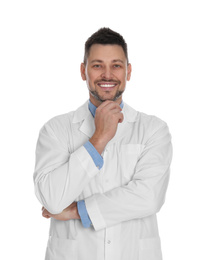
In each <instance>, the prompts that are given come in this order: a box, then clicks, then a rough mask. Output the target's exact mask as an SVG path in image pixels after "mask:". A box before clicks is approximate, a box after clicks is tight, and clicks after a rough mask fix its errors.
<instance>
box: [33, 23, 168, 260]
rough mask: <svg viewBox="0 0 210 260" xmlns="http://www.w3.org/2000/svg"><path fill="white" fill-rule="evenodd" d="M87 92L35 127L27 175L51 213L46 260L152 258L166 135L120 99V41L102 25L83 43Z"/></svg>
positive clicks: (123, 47) (155, 257) (123, 53)
mask: <svg viewBox="0 0 210 260" xmlns="http://www.w3.org/2000/svg"><path fill="white" fill-rule="evenodd" d="M80 70H81V77H82V79H83V80H84V81H86V83H87V87H88V90H89V100H88V101H87V102H86V103H85V104H84V105H82V106H81V107H80V108H78V109H77V110H76V111H73V112H69V113H67V114H64V115H59V116H56V117H54V118H52V119H50V120H49V121H48V122H47V123H45V124H44V126H43V127H42V128H41V130H40V133H39V138H38V142H37V149H36V165H35V172H34V183H35V192H36V196H37V198H38V199H39V201H40V202H41V204H42V205H43V207H42V215H43V217H45V218H50V219H51V226H50V234H49V235H50V236H49V240H48V246H47V250H46V259H47V260H64V259H73V260H85V259H90V260H128V259H129V260H130V259H132V260H140V259H141V260H160V259H162V254H161V246H160V238H159V232H158V225H157V219H156V213H157V212H158V211H159V210H160V208H161V207H162V205H163V203H164V200H165V193H166V190H167V185H168V180H169V167H170V163H171V158H172V145H171V135H170V133H169V130H168V126H167V124H166V123H165V122H164V121H162V120H161V119H159V118H157V117H155V116H150V115H146V114H144V113H141V112H137V111H136V110H134V109H133V108H131V107H130V106H129V105H127V104H126V103H124V102H123V100H122V95H123V92H124V90H125V88H126V82H127V81H129V80H130V77H131V64H130V63H129V61H128V53H127V44H126V42H125V40H124V39H123V37H122V36H121V35H120V34H118V33H116V32H114V31H112V30H111V29H109V28H102V29H100V30H98V31H97V32H96V33H94V34H93V35H92V36H91V37H90V38H89V39H88V40H87V41H86V43H85V55H84V62H83V63H82V64H81V68H80Z"/></svg>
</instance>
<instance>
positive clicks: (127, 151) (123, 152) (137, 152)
mask: <svg viewBox="0 0 210 260" xmlns="http://www.w3.org/2000/svg"><path fill="white" fill-rule="evenodd" d="M144 147H145V145H143V144H123V145H121V147H120V162H119V164H120V168H121V169H120V171H121V172H122V174H123V176H124V177H125V178H126V179H128V180H131V179H132V177H133V175H134V173H135V168H136V164H137V162H138V160H139V159H140V156H141V153H142V151H143V149H144Z"/></svg>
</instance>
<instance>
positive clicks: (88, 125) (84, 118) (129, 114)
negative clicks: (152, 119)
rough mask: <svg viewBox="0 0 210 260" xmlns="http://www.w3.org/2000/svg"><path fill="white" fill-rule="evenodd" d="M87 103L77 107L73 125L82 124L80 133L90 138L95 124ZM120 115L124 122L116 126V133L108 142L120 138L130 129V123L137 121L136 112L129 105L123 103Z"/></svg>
mask: <svg viewBox="0 0 210 260" xmlns="http://www.w3.org/2000/svg"><path fill="white" fill-rule="evenodd" d="M88 102H89V101H86V102H85V103H84V104H83V105H82V106H81V107H79V108H78V109H77V110H76V111H75V113H74V117H73V121H72V122H73V123H79V122H82V124H81V126H80V131H81V132H83V133H84V134H85V135H87V136H88V137H91V136H92V135H93V134H94V131H95V124H94V118H93V116H92V114H91V112H90V110H89V108H88ZM122 113H123V115H124V120H123V122H122V123H120V124H119V125H118V129H117V133H116V135H115V137H114V138H113V139H112V140H111V141H110V142H109V143H113V142H115V141H116V140H117V139H118V138H120V137H122V136H123V135H125V134H126V133H127V131H128V130H129V128H131V124H129V123H131V122H135V121H136V120H137V114H138V112H137V111H136V110H134V109H133V108H131V107H130V106H129V105H127V104H126V103H124V107H123V110H122Z"/></svg>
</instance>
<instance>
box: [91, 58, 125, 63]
mask: <svg viewBox="0 0 210 260" xmlns="http://www.w3.org/2000/svg"><path fill="white" fill-rule="evenodd" d="M94 62H98V63H103V61H102V60H92V61H91V62H90V63H94ZM115 62H121V63H123V64H124V62H123V61H122V60H120V59H117V60H113V61H112V63H115Z"/></svg>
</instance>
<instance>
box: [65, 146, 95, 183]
mask: <svg viewBox="0 0 210 260" xmlns="http://www.w3.org/2000/svg"><path fill="white" fill-rule="evenodd" d="M74 155H75V156H76V157H77V159H78V160H79V163H80V165H82V167H83V169H85V171H86V172H87V174H88V175H89V177H90V178H93V177H94V176H95V175H96V174H97V173H99V171H100V170H99V169H98V168H97V167H96V166H95V163H94V161H93V159H92V157H91V155H90V154H89V153H88V151H87V150H86V149H85V147H84V146H81V147H80V148H79V149H77V150H76V151H75V152H74ZM70 160H71V159H70Z"/></svg>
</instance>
